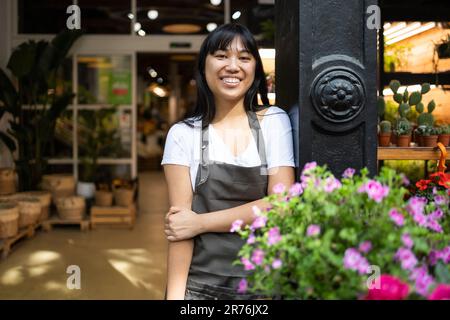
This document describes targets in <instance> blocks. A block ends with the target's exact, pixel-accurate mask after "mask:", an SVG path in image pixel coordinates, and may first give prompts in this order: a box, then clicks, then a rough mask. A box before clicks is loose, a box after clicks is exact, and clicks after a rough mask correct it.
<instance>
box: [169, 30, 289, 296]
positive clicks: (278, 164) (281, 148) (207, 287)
mask: <svg viewBox="0 0 450 320" xmlns="http://www.w3.org/2000/svg"><path fill="white" fill-rule="evenodd" d="M197 69H198V70H197V105H196V108H195V109H194V110H193V112H192V114H190V115H188V116H187V117H186V118H185V119H184V120H183V121H181V122H179V123H176V124H175V125H173V126H172V128H171V129H170V131H169V134H168V136H167V140H166V146H165V150H164V157H163V161H162V164H163V165H164V172H165V175H166V180H167V184H168V188H169V199H170V205H171V208H170V209H169V212H168V213H167V215H166V223H165V233H166V235H167V239H168V240H169V241H170V242H169V254H168V279H167V292H166V295H167V299H254V298H258V295H252V294H240V293H238V292H237V288H238V284H239V282H240V281H241V280H242V278H244V277H246V276H247V275H248V274H249V271H247V270H244V268H243V267H242V266H237V265H233V261H235V260H236V258H237V253H238V252H239V249H240V248H241V247H242V245H243V242H242V240H241V239H240V237H239V236H238V235H236V234H234V233H230V228H231V224H232V222H233V221H235V220H238V219H240V220H242V221H243V223H245V224H251V223H252V222H253V220H254V218H255V216H254V214H253V211H252V207H253V206H258V207H259V208H261V209H263V208H264V207H265V206H266V203H265V202H264V200H263V198H264V197H265V196H267V194H268V193H271V190H272V188H273V186H274V185H276V184H278V183H282V184H284V185H286V186H290V185H291V184H292V183H293V182H294V168H293V167H294V157H293V148H292V129H291V124H290V121H289V118H288V116H287V114H286V113H285V112H284V111H283V110H282V109H280V108H278V107H274V106H269V105H268V104H269V103H268V99H267V88H266V81H265V75H264V70H263V67H262V62H261V58H260V56H259V53H258V49H257V46H256V41H255V39H254V38H253V36H252V35H251V33H250V32H249V30H248V29H247V28H246V27H244V26H242V25H239V24H226V25H222V26H220V27H219V28H217V29H216V30H214V31H213V32H212V33H210V34H209V35H208V37H207V38H206V39H205V41H204V43H203V44H202V47H201V49H200V53H199V60H198V68H197ZM258 93H259V94H260V96H261V100H262V102H263V103H264V105H263V106H258V105H257V94H258Z"/></svg>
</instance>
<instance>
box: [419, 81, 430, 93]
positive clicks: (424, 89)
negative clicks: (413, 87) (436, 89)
mask: <svg viewBox="0 0 450 320" xmlns="http://www.w3.org/2000/svg"><path fill="white" fill-rule="evenodd" d="M428 91H430V84H429V83H426V82H425V83H423V84H422V90H421V91H420V92H421V93H422V94H425V93H427V92H428Z"/></svg>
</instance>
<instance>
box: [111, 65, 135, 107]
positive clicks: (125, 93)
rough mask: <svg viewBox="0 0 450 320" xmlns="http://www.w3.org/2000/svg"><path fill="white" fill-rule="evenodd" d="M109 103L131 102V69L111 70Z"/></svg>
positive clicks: (126, 103)
mask: <svg viewBox="0 0 450 320" xmlns="http://www.w3.org/2000/svg"><path fill="white" fill-rule="evenodd" d="M108 103H110V104H113V105H129V104H131V72H130V71H129V70H111V75H110V80H109V90H108Z"/></svg>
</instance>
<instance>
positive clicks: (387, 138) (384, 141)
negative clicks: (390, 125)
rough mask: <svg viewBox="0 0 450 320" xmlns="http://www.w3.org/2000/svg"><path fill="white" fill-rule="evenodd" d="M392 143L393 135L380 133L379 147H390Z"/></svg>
mask: <svg viewBox="0 0 450 320" xmlns="http://www.w3.org/2000/svg"><path fill="white" fill-rule="evenodd" d="M390 143H391V133H390V132H389V133H383V132H380V134H379V135H378V146H380V147H389V145H390Z"/></svg>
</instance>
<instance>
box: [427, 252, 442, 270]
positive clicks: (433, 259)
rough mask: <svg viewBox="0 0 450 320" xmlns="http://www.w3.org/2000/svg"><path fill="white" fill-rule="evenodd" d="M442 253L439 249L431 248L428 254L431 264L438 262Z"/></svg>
mask: <svg viewBox="0 0 450 320" xmlns="http://www.w3.org/2000/svg"><path fill="white" fill-rule="evenodd" d="M440 255H441V253H440V252H439V251H437V250H431V251H430V253H429V254H428V260H429V262H430V265H431V266H434V265H436V263H437V262H438V259H439V258H440Z"/></svg>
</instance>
